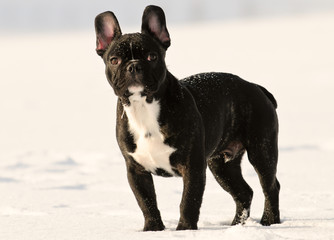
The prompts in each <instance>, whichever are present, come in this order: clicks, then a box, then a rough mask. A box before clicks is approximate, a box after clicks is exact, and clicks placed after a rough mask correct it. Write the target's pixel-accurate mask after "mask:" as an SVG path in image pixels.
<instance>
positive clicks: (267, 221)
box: [260, 212, 281, 226]
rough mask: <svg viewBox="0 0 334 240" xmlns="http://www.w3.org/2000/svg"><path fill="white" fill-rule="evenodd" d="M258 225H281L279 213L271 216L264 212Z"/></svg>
mask: <svg viewBox="0 0 334 240" xmlns="http://www.w3.org/2000/svg"><path fill="white" fill-rule="evenodd" d="M260 223H261V224H262V225H263V226H270V225H272V224H278V223H281V220H280V217H279V213H276V214H273V213H268V212H264V214H263V216H262V219H261V222H260Z"/></svg>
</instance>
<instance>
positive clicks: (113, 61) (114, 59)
mask: <svg viewBox="0 0 334 240" xmlns="http://www.w3.org/2000/svg"><path fill="white" fill-rule="evenodd" d="M110 63H111V64H112V65H117V64H118V63H119V59H118V58H117V57H112V58H110Z"/></svg>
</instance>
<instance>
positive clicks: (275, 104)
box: [257, 85, 277, 109]
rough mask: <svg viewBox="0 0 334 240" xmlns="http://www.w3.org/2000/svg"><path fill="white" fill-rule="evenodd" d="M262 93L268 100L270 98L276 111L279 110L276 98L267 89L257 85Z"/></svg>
mask: <svg viewBox="0 0 334 240" xmlns="http://www.w3.org/2000/svg"><path fill="white" fill-rule="evenodd" d="M257 86H258V87H259V88H260V89H261V91H262V92H263V93H264V94H265V95H266V96H267V98H269V100H270V101H271V103H272V104H273V105H274V107H275V109H277V101H276V99H275V98H274V96H273V95H272V94H271V93H270V92H269V91H268V90H267V89H265V88H264V87H262V86H260V85H257Z"/></svg>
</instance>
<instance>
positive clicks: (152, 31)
mask: <svg viewBox="0 0 334 240" xmlns="http://www.w3.org/2000/svg"><path fill="white" fill-rule="evenodd" d="M141 32H142V33H144V34H148V35H150V36H152V37H154V38H156V39H157V40H158V41H159V42H160V43H161V44H162V46H163V47H164V48H165V49H166V50H167V48H168V47H169V46H170V37H169V33H168V30H167V26H166V18H165V13H164V11H163V10H162V9H161V8H160V7H157V6H153V5H151V6H147V7H146V8H145V10H144V13H143V19H142V25H141Z"/></svg>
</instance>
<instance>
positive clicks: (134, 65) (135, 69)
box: [127, 61, 143, 73]
mask: <svg viewBox="0 0 334 240" xmlns="http://www.w3.org/2000/svg"><path fill="white" fill-rule="evenodd" d="M127 70H128V72H130V73H140V72H141V71H142V70H143V67H142V66H141V64H140V63H139V62H138V61H134V62H131V63H130V64H129V66H128V67H127Z"/></svg>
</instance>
